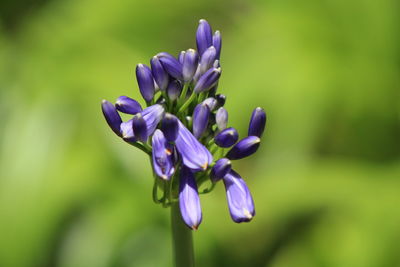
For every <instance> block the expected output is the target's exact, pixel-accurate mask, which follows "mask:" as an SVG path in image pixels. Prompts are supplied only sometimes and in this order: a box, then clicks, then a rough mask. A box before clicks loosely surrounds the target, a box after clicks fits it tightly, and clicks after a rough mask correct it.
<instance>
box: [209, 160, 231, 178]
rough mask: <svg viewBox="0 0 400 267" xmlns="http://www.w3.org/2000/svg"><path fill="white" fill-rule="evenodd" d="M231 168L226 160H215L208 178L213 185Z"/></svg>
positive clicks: (229, 162)
mask: <svg viewBox="0 0 400 267" xmlns="http://www.w3.org/2000/svg"><path fill="white" fill-rule="evenodd" d="M231 168H232V165H231V161H230V160H229V159H227V158H222V159H219V160H217V162H216V163H215V165H214V167H212V169H211V172H210V178H211V180H212V181H213V182H214V183H215V182H218V181H219V180H220V179H222V178H223V177H224V176H225V175H226V174H227V173H228V172H229V171H230V170H231Z"/></svg>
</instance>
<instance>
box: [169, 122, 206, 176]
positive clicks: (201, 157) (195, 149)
mask: <svg viewBox="0 0 400 267" xmlns="http://www.w3.org/2000/svg"><path fill="white" fill-rule="evenodd" d="M178 123H179V133H178V137H177V138H176V140H175V145H176V148H177V149H178V152H179V154H180V155H181V156H182V161H183V164H184V165H185V166H186V167H188V168H190V169H192V170H196V171H198V170H200V171H204V170H206V169H207V167H208V165H210V164H211V162H212V160H213V158H212V155H211V153H210V152H209V151H208V149H207V148H206V147H205V146H204V145H202V144H201V143H200V142H199V141H198V140H197V139H196V138H195V137H194V136H193V134H192V133H191V132H190V131H189V130H188V129H187V128H186V127H185V126H184V125H183V124H182V123H181V122H180V121H178Z"/></svg>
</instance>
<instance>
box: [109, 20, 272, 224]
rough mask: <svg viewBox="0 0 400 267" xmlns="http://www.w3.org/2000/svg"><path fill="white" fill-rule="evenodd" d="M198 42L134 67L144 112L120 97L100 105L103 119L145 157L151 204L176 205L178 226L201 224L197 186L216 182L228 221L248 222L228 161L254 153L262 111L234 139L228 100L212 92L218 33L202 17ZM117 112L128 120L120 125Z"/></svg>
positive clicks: (241, 186)
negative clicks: (223, 195) (151, 183)
mask: <svg viewBox="0 0 400 267" xmlns="http://www.w3.org/2000/svg"><path fill="white" fill-rule="evenodd" d="M196 43H197V50H198V51H196V50H194V49H188V50H186V51H182V52H181V53H180V54H179V56H178V58H175V57H174V56H172V55H170V54H168V53H166V52H162V53H158V54H157V55H155V56H154V57H153V58H152V59H151V60H150V66H151V67H148V66H146V65H144V64H138V65H137V67H136V78H137V82H138V85H139V89H140V93H141V95H142V96H143V98H144V100H145V101H146V105H147V107H146V108H145V109H142V107H141V105H140V104H139V103H138V102H137V101H136V100H134V99H131V98H129V97H127V96H120V97H119V98H118V99H117V101H116V103H115V105H114V104H112V103H110V102H108V101H106V100H103V102H102V110H103V114H104V116H105V118H106V121H107V123H108V125H109V126H110V127H111V129H112V130H113V131H114V132H115V134H117V135H118V136H119V137H121V138H122V139H123V140H124V141H126V142H127V143H129V144H131V145H133V146H135V147H137V148H139V149H141V150H143V151H144V152H146V153H147V154H148V155H149V156H150V159H151V164H152V167H153V173H154V176H155V179H154V187H153V199H154V201H155V202H156V203H161V204H163V205H164V206H169V205H170V204H171V203H173V202H176V201H179V207H180V210H181V215H182V219H183V221H184V222H185V223H186V225H187V226H188V227H190V228H191V229H197V228H198V226H199V224H200V223H201V220H202V212H201V207H200V199H199V190H198V188H200V186H202V185H203V184H206V185H207V184H208V186H207V187H206V188H205V189H204V190H203V191H201V192H200V193H208V192H210V191H211V190H212V189H213V188H214V186H215V184H216V183H217V182H218V181H220V180H222V181H223V183H224V185H225V189H226V196H227V200H228V207H229V211H230V214H231V217H232V219H233V221H235V222H238V223H239V222H247V221H250V220H251V219H252V218H253V216H254V215H255V209H254V203H253V199H252V196H251V194H250V191H249V189H248V187H247V186H246V183H245V182H244V180H243V179H242V178H241V177H240V175H239V174H238V173H237V172H235V171H234V170H233V169H232V167H231V164H232V163H231V161H232V160H238V159H242V158H244V157H248V156H250V155H251V154H253V153H255V152H256V151H257V149H258V147H259V145H260V138H261V136H262V134H263V131H264V128H265V124H266V114H265V112H264V110H263V109H262V108H256V109H254V111H253V113H252V115H251V119H250V125H249V129H248V134H247V137H244V138H242V139H241V140H239V134H238V132H237V130H236V129H235V128H232V127H229V128H228V127H227V125H228V112H227V110H226V109H225V108H224V104H225V100H226V97H225V95H222V94H217V93H216V92H217V87H218V81H219V78H220V76H221V67H220V54H221V35H220V33H219V31H216V32H215V33H214V34H213V33H212V30H211V27H210V25H209V24H208V22H207V21H205V20H200V22H199V26H198V29H197V33H196ZM119 112H122V113H125V114H131V115H133V116H132V117H131V119H130V120H128V121H122V119H121V117H120V114H119ZM229 148H230V149H229ZM160 195H161V197H160Z"/></svg>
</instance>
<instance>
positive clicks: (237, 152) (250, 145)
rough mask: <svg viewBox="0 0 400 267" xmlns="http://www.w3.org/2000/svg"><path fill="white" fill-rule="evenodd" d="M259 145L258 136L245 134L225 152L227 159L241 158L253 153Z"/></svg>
mask: <svg viewBox="0 0 400 267" xmlns="http://www.w3.org/2000/svg"><path fill="white" fill-rule="evenodd" d="M259 146H260V138H259V137H258V136H247V137H245V138H243V139H242V140H240V141H239V142H238V143H237V144H236V145H235V146H234V147H232V148H231V150H229V152H228V153H227V154H226V157H227V158H228V159H232V160H234V159H242V158H245V157H248V156H250V155H251V154H253V153H255V152H256V151H257V149H258V147H259Z"/></svg>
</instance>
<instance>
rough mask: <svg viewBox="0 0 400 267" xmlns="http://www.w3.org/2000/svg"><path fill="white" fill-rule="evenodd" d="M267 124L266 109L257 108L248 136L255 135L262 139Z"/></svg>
mask: <svg viewBox="0 0 400 267" xmlns="http://www.w3.org/2000/svg"><path fill="white" fill-rule="evenodd" d="M266 122H267V114H265V111H264V109H262V108H260V107H258V108H255V109H254V111H253V114H251V119H250V125H249V131H248V135H249V136H250V135H254V136H258V137H260V138H261V136H262V134H263V132H264V129H265V123H266Z"/></svg>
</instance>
